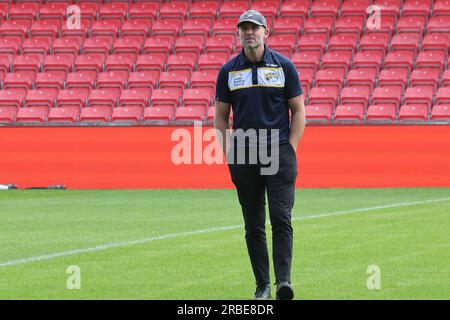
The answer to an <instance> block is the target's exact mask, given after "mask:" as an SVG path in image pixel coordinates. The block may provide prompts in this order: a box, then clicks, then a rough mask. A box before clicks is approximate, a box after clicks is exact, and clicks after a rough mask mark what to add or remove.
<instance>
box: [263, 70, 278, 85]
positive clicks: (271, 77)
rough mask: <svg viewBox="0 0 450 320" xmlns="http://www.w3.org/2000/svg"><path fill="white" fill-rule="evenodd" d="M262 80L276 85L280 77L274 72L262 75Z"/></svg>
mask: <svg viewBox="0 0 450 320" xmlns="http://www.w3.org/2000/svg"><path fill="white" fill-rule="evenodd" d="M264 78H265V79H266V80H267V82H269V83H277V82H278V80H279V79H280V75H279V74H278V73H276V72H268V73H266V74H264Z"/></svg>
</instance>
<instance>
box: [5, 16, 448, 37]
mask: <svg viewBox="0 0 450 320" xmlns="http://www.w3.org/2000/svg"><path fill="white" fill-rule="evenodd" d="M427 29H428V33H434V32H444V33H447V34H448V33H449V32H450V16H432V17H431V18H430V20H428V25H427ZM0 30H1V29H0Z"/></svg>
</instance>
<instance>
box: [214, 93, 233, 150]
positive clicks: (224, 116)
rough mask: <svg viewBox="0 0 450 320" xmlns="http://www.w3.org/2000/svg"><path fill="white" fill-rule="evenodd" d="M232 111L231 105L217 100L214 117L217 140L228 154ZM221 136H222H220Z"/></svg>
mask: <svg viewBox="0 0 450 320" xmlns="http://www.w3.org/2000/svg"><path fill="white" fill-rule="evenodd" d="M230 109H231V104H229V103H226V102H222V101H218V100H216V112H215V117H214V128H215V129H216V138H217V139H218V140H219V141H220V143H221V145H222V150H223V152H224V153H225V154H227V146H228V143H229V141H228V139H227V134H226V133H227V129H229V128H230V124H229V119H230ZM219 134H220V136H218V135H219Z"/></svg>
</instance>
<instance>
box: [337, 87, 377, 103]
mask: <svg viewBox="0 0 450 320" xmlns="http://www.w3.org/2000/svg"><path fill="white" fill-rule="evenodd" d="M369 97H370V88H369V87H367V86H352V87H345V88H344V89H342V92H341V104H360V105H362V106H363V107H364V108H366V107H367V105H368V103H369Z"/></svg>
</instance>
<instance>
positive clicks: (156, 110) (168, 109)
mask: <svg viewBox="0 0 450 320" xmlns="http://www.w3.org/2000/svg"><path fill="white" fill-rule="evenodd" d="M174 115H175V108H174V107H173V106H170V105H158V106H155V107H148V108H145V110H144V121H145V122H148V123H155V124H162V125H167V124H169V123H171V122H172V120H173V118H174Z"/></svg>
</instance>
